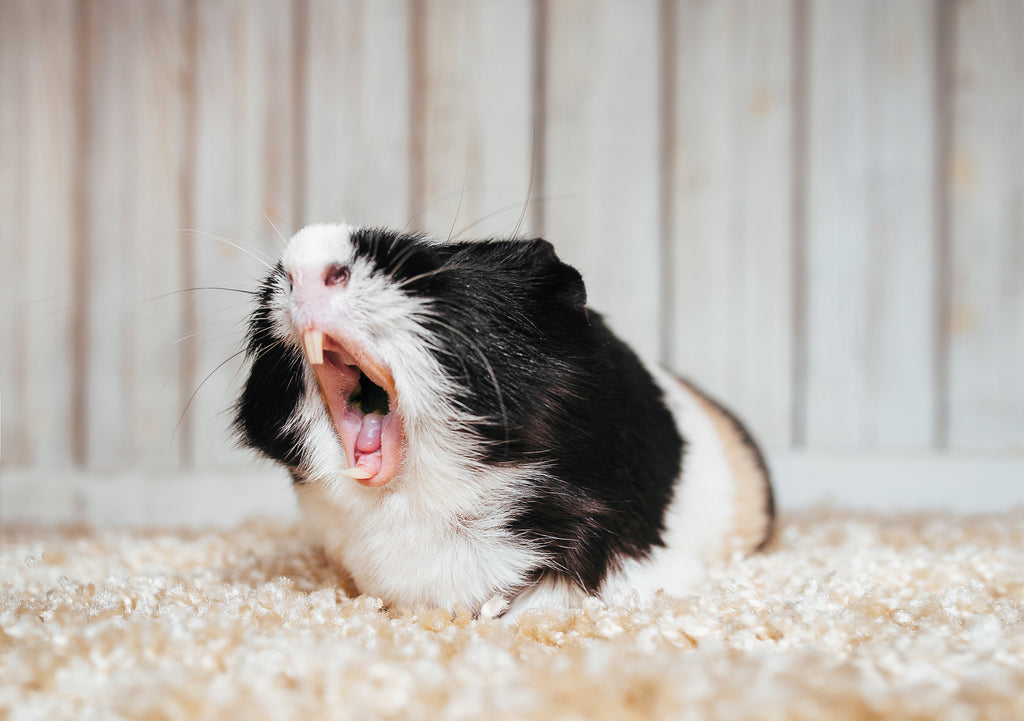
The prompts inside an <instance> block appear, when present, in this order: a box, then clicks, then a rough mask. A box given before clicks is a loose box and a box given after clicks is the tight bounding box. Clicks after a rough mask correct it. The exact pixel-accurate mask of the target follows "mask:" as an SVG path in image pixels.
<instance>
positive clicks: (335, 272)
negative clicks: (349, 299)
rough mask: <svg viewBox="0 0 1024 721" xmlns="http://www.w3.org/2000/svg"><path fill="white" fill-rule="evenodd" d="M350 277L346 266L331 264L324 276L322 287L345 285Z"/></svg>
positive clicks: (350, 273)
mask: <svg viewBox="0 0 1024 721" xmlns="http://www.w3.org/2000/svg"><path fill="white" fill-rule="evenodd" d="M351 275H352V272H351V271H350V270H349V269H348V266H347V265H342V264H341V263H331V264H330V265H329V266H327V272H326V273H325V274H324V285H345V284H347V283H348V279H349V277H350V276H351Z"/></svg>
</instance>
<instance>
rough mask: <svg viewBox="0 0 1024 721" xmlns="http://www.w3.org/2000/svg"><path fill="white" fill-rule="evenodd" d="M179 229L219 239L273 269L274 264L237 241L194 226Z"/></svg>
mask: <svg viewBox="0 0 1024 721" xmlns="http://www.w3.org/2000/svg"><path fill="white" fill-rule="evenodd" d="M179 231H180V232H182V233H194V234H195V235H201V236H205V237H207V238H210V239H211V240H217V241H220V242H221V243H224V244H225V245H230V246H231V247H232V248H234V249H235V250H238V251H239V252H241V253H245V254H246V255H247V256H249V257H250V258H252V259H253V260H255V261H257V262H258V263H261V264H262V265H263V266H264V267H265V268H266V269H267V270H273V269H274V266H273V265H271V263H270V261H269V260H267V259H266V258H261V257H260V256H259V255H257V254H256V253H255V252H254V251H251V250H249V249H248V248H246V247H245V246H243V245H241V244H239V243H236V242H235V241H233V240H228V239H227V238H225V237H224V236H222V235H217V234H215V233H209V232H207V231H205V230H196V229H194V228H179Z"/></svg>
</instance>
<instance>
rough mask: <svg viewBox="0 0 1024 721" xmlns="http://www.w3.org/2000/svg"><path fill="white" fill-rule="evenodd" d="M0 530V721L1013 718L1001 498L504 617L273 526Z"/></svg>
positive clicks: (1011, 518) (816, 537)
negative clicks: (368, 576) (327, 557)
mask: <svg viewBox="0 0 1024 721" xmlns="http://www.w3.org/2000/svg"><path fill="white" fill-rule="evenodd" d="M0 540H2V543H3V547H2V552H0V718H9V719H92V718H118V717H124V718H140V719H216V718H237V719H247V720H249V719H264V718H266V719H376V718H388V719H391V718H393V719H473V720H476V719H526V718H531V719H617V720H621V719H651V718H686V719H725V720H727V719H818V718H821V719H826V718H827V719H872V718H894V719H896V718H898V719H957V720H960V719H964V720H966V719H984V718H992V719H996V718H999V719H1014V718H1016V719H1020V718H1024V513H1016V512H1015V513H1007V514H1003V515H995V516H972V517H963V516H956V515H951V514H950V515H941V514H936V515H925V516H913V517H910V516H905V517H895V516H894V517H880V516H875V515H866V514H862V515H851V514H845V513H841V512H838V511H834V510H827V509H825V510H819V511H816V512H804V513H802V514H800V515H790V516H787V517H784V518H783V519H782V523H781V526H780V532H779V534H778V537H777V539H776V541H775V543H774V544H773V546H772V547H771V548H770V549H769V551H768V552H767V553H765V554H763V555H761V556H757V557H754V558H750V559H746V560H743V561H739V562H737V563H734V564H732V565H730V566H729V567H727V568H724V569H717V570H716V577H715V578H714V579H712V580H710V581H709V582H708V584H707V585H706V587H705V588H704V589H702V591H701V592H700V593H699V594H698V595H695V596H691V597H684V598H668V597H663V598H659V599H656V600H655V601H654V602H653V603H648V604H639V603H628V602H624V603H621V604H614V605H611V606H606V605H603V604H601V603H598V602H593V603H592V604H591V605H590V606H589V607H587V608H586V609H584V610H580V611H549V612H543V613H535V614H532V615H528V616H527V617H526V618H525V619H523V621H522V623H521V624H519V625H517V626H507V625H505V624H503V623H501V622H500V621H494V620H490V619H486V618H484V619H473V618H471V617H470V616H469V614H468V613H464V612H463V613H457V614H455V616H454V617H451V616H450V615H448V614H445V613H443V612H440V611H436V610H434V611H421V612H413V611H403V610H393V611H390V612H388V611H384V610H381V608H380V604H379V602H377V601H376V600H374V599H372V598H365V597H361V598H351V597H349V596H348V595H347V594H346V592H345V591H344V590H343V588H342V587H341V586H340V584H341V581H340V579H339V578H338V577H337V575H336V574H335V573H334V572H333V571H332V570H331V569H330V568H329V567H328V566H327V565H326V564H325V562H324V560H323V558H322V556H321V555H320V553H319V552H318V551H317V550H316V549H315V547H313V546H312V545H311V544H310V542H309V541H308V540H307V539H305V538H304V537H303V535H302V533H301V531H300V530H299V529H298V528H296V527H291V526H287V525H280V524H269V523H249V524H245V525H243V526H240V527H237V528H234V529H231V530H228V531H211V532H195V531H156V530H152V531H109V530H106V531H104V530H91V531H90V530H86V529H40V528H22V529H17V528H6V529H4V530H2V531H0Z"/></svg>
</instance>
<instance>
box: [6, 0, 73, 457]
mask: <svg viewBox="0 0 1024 721" xmlns="http://www.w3.org/2000/svg"><path fill="white" fill-rule="evenodd" d="M75 20H76V8H75V3H73V2H49V3H38V2H31V1H23V0H12V1H11V2H4V3H0V98H2V100H0V106H2V107H0V158H2V161H0V162H2V163H3V164H4V166H5V168H4V171H3V172H2V173H0V218H3V222H2V223H0V308H2V315H3V317H2V318H0V381H2V386H0V393H2V409H0V411H2V418H3V428H2V443H3V448H2V452H0V463H2V464H3V465H5V466H11V465H34V466H37V467H41V468H53V467H61V466H69V465H71V463H72V461H73V460H74V459H73V448H72V438H73V426H72V424H73V420H72V408H73V401H72V392H73V389H72V385H71V379H72V374H71V367H70V363H71V362H72V360H73V359H74V352H73V351H72V350H71V349H70V345H71V338H72V335H73V334H72V326H73V323H74V321H75V311H74V302H73V273H74V262H73V261H74V257H75V254H74V248H73V245H74V238H75V225H74V224H75V218H74V213H73V209H74V207H75V203H74V192H75V190H74V182H75V174H76V172H77V165H76V158H77V147H78V146H77V138H76V132H77V131H76V115H75V112H74V108H73V104H74V99H75V90H76V87H75V86H76V73H75V70H76V61H77V58H76V57H75V55H74V52H75V48H76V43H75Z"/></svg>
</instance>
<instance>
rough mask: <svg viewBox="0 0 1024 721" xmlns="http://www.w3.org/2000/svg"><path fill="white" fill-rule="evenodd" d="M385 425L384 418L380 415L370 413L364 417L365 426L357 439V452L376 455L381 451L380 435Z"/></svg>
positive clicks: (360, 430)
mask: <svg viewBox="0 0 1024 721" xmlns="http://www.w3.org/2000/svg"><path fill="white" fill-rule="evenodd" d="M383 424H384V416H382V415H380V414H379V413H368V414H367V415H365V416H363V425H362V426H361V427H360V428H359V437H358V438H356V450H357V451H359V452H360V453H376V452H377V451H379V450H380V433H381V427H382V426H383Z"/></svg>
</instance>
